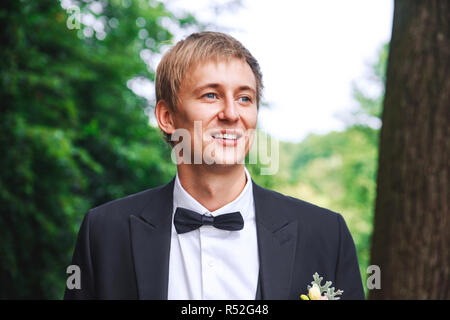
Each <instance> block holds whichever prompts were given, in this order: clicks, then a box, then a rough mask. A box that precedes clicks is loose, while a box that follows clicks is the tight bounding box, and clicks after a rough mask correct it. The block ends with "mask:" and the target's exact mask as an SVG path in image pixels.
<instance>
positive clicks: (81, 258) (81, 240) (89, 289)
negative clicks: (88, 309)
mask: <svg viewBox="0 0 450 320" xmlns="http://www.w3.org/2000/svg"><path fill="white" fill-rule="evenodd" d="M90 220H91V213H90V211H88V213H87V214H86V215H85V216H84V219H83V222H82V223H81V227H80V231H79V232H78V238H77V242H76V245H75V250H74V253H73V257H72V265H76V266H78V267H79V268H80V284H81V288H79V289H77V288H73V289H69V288H68V286H67V283H66V291H65V293H64V300H88V299H95V285H94V274H93V267H92V257H91V249H90V236H89V233H90V224H91V221H90ZM69 276H70V275H68V277H69Z"/></svg>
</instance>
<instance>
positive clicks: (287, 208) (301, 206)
mask: <svg viewBox="0 0 450 320" xmlns="http://www.w3.org/2000/svg"><path fill="white" fill-rule="evenodd" d="M256 188H257V189H259V193H260V194H261V195H262V196H263V197H264V198H265V199H270V200H269V201H271V202H275V203H276V204H277V206H278V208H280V209H282V210H283V211H284V212H285V213H286V214H287V215H288V216H289V217H290V218H291V219H302V218H306V219H308V220H317V221H318V222H320V221H324V220H327V221H330V220H332V221H336V220H337V219H338V218H340V217H342V216H341V214H340V213H337V212H335V211H332V210H330V209H327V208H323V207H320V206H318V205H315V204H313V203H310V202H307V201H304V200H301V199H298V198H294V197H291V196H288V195H284V194H282V193H280V192H277V191H274V190H270V189H266V188H263V187H261V186H258V185H256Z"/></svg>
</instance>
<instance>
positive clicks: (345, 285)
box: [335, 214, 364, 300]
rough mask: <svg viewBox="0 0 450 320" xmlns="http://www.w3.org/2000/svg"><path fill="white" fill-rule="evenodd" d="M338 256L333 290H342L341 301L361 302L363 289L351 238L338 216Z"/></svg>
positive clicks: (342, 219) (343, 222) (341, 218)
mask: <svg viewBox="0 0 450 320" xmlns="http://www.w3.org/2000/svg"><path fill="white" fill-rule="evenodd" d="M338 223H339V249H338V250H339V255H338V261H337V266H336V277H335V279H336V283H335V288H336V290H337V289H341V290H343V291H344V292H343V294H342V296H341V299H343V300H363V299H364V289H363V285H362V281H361V274H360V272H359V264H358V257H357V255H356V248H355V244H354V242H353V238H352V236H351V234H350V231H349V230H348V227H347V225H346V223H345V221H344V218H343V217H342V216H341V215H340V214H339V215H338Z"/></svg>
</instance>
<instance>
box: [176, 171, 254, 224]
mask: <svg viewBox="0 0 450 320" xmlns="http://www.w3.org/2000/svg"><path fill="white" fill-rule="evenodd" d="M244 170H245V175H246V177H247V182H246V184H245V187H244V189H243V190H242V191H241V193H240V194H239V195H238V196H237V198H236V199H234V200H233V201H231V202H229V203H227V204H226V205H224V206H223V207H221V208H219V209H217V210H215V211H212V212H210V211H209V210H208V209H207V208H205V207H204V206H203V205H202V204H201V203H200V202H198V201H197V200H196V199H194V198H193V197H192V196H191V195H190V194H189V193H188V192H187V191H186V190H185V189H184V188H183V186H182V185H181V183H180V179H179V177H178V172H177V175H176V177H175V184H174V189H173V203H174V210H175V209H176V208H177V207H183V208H186V209H189V210H193V211H196V212H198V213H200V214H207V213H210V214H211V215H213V216H218V215H221V214H225V213H230V212H236V211H240V212H241V214H242V217H243V218H244V220H246V219H249V218H252V217H253V210H251V208H253V184H252V179H251V176H250V173H249V172H248V170H247V168H245V167H244Z"/></svg>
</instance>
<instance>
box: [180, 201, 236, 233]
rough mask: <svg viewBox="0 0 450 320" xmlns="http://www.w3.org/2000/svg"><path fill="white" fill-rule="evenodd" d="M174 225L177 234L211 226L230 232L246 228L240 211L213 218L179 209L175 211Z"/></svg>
mask: <svg viewBox="0 0 450 320" xmlns="http://www.w3.org/2000/svg"><path fill="white" fill-rule="evenodd" d="M173 223H174V224H175V229H176V230H177V233H186V232H189V231H192V230H195V229H198V228H200V227H201V226H203V225H210V226H214V227H216V228H218V229H223V230H228V231H237V230H241V229H242V228H244V219H243V218H242V215H241V213H240V212H239V211H237V212H232V213H225V214H221V215H220V216H217V217H211V216H206V215H203V214H200V213H198V212H195V211H192V210H189V209H186V208H181V207H178V208H177V209H176V210H175V216H174V219H173Z"/></svg>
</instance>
